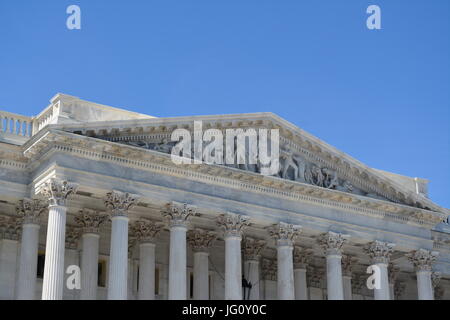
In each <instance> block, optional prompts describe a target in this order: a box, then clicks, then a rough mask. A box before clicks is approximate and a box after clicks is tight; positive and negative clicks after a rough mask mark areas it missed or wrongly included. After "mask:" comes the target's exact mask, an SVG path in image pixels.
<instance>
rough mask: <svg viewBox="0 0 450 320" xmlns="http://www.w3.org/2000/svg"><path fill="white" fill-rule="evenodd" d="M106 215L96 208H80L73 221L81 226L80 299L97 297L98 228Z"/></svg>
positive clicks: (94, 298)
mask: <svg viewBox="0 0 450 320" xmlns="http://www.w3.org/2000/svg"><path fill="white" fill-rule="evenodd" d="M106 218H107V216H106V215H104V214H100V213H99V212H98V211H96V210H91V209H83V210H80V213H79V215H78V216H76V217H75V222H76V223H77V224H78V225H79V226H80V227H81V232H82V252H81V293H80V300H96V299H97V283H98V249H99V239H100V234H99V229H100V226H101V225H102V224H103V223H104V222H105V220H106Z"/></svg>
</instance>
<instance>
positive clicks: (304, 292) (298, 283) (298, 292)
mask: <svg viewBox="0 0 450 320" xmlns="http://www.w3.org/2000/svg"><path fill="white" fill-rule="evenodd" d="M294 283H295V284H294V287H295V300H308V283H307V281H306V268H295V270H294Z"/></svg>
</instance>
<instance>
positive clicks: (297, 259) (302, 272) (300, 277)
mask: <svg viewBox="0 0 450 320" xmlns="http://www.w3.org/2000/svg"><path fill="white" fill-rule="evenodd" d="M311 257H312V251H310V250H307V249H306V248H302V247H295V248H294V288H295V300H308V283H307V280H306V270H307V267H308V264H309V263H310V261H311Z"/></svg>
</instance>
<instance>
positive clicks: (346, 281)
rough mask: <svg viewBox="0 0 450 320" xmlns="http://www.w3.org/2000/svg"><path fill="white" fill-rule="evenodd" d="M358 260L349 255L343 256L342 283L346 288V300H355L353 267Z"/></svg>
mask: <svg viewBox="0 0 450 320" xmlns="http://www.w3.org/2000/svg"><path fill="white" fill-rule="evenodd" d="M357 261H358V260H357V259H356V258H354V257H352V256H349V255H343V256H342V285H343V289H344V300H353V292H352V269H353V265H355V264H356V262H357Z"/></svg>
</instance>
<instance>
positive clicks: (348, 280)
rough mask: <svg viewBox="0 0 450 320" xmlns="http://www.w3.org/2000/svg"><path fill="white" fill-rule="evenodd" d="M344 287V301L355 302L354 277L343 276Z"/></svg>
mask: <svg viewBox="0 0 450 320" xmlns="http://www.w3.org/2000/svg"><path fill="white" fill-rule="evenodd" d="M342 285H343V289H344V300H353V294H352V277H351V276H349V275H344V276H342Z"/></svg>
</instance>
